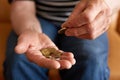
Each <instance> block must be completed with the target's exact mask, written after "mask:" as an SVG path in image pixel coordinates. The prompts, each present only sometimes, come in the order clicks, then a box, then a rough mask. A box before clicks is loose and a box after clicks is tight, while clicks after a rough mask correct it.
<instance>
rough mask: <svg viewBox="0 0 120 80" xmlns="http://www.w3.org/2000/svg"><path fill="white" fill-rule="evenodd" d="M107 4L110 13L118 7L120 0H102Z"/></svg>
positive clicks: (119, 6) (116, 10) (119, 7)
mask: <svg viewBox="0 0 120 80" xmlns="http://www.w3.org/2000/svg"><path fill="white" fill-rule="evenodd" d="M104 1H105V3H106V4H107V6H108V7H109V8H110V9H111V11H112V14H113V13H115V12H118V11H119V9H120V0H104Z"/></svg>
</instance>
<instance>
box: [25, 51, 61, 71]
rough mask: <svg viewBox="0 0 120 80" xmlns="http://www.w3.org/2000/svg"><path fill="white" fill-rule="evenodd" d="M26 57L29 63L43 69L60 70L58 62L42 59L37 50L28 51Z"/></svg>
mask: <svg viewBox="0 0 120 80" xmlns="http://www.w3.org/2000/svg"><path fill="white" fill-rule="evenodd" d="M26 56H27V58H28V59H29V60H30V61H31V62H33V63H35V64H37V65H39V66H41V67H45V68H48V69H59V68H60V64H59V62H58V61H56V60H52V59H49V58H46V57H44V56H43V55H42V53H41V52H40V51H39V50H28V51H27V53H26Z"/></svg>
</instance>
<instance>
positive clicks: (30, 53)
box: [11, 0, 75, 69]
mask: <svg viewBox="0 0 120 80" xmlns="http://www.w3.org/2000/svg"><path fill="white" fill-rule="evenodd" d="M35 14H36V10H35V3H34V2H32V1H24V0H21V1H20V0H18V1H17V0H16V1H14V2H12V4H11V22H12V26H13V29H14V31H15V32H16V33H17V35H18V42H17V45H16V47H15V51H16V53H19V54H22V53H25V54H26V56H27V58H28V59H29V60H30V61H32V62H34V63H36V64H37V65H39V66H42V67H45V68H49V69H50V68H54V69H59V68H61V69H62V68H71V66H72V65H73V64H75V59H74V57H73V54H72V53H70V52H66V54H63V55H62V56H61V58H62V59H61V58H60V60H52V59H48V58H46V57H44V56H43V55H42V53H41V52H40V50H41V49H43V48H47V47H54V48H56V49H57V50H58V48H57V46H56V45H55V44H54V43H53V42H52V41H51V40H50V39H49V37H48V36H47V35H46V34H44V33H42V30H41V29H40V24H39V21H38V20H37V18H36V15H35ZM58 51H59V50H58ZM64 53H65V52H64ZM63 57H67V59H65V58H64V59H63ZM46 64H47V65H46Z"/></svg>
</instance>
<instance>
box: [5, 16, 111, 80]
mask: <svg viewBox="0 0 120 80" xmlns="http://www.w3.org/2000/svg"><path fill="white" fill-rule="evenodd" d="M39 20H40V22H41V26H42V30H43V32H44V33H45V34H46V35H48V36H49V37H50V38H51V40H52V41H53V42H54V43H55V44H56V45H57V46H58V47H59V48H60V49H61V50H63V51H71V52H73V54H74V56H75V59H76V64H75V65H73V66H72V68H71V69H64V70H60V71H59V72H60V76H61V79H62V80H109V68H108V39H107V35H106V33H104V34H103V35H101V36H100V37H98V38H97V39H95V40H85V39H78V38H75V37H67V36H65V35H59V34H57V31H58V29H59V28H60V27H58V26H57V25H54V24H53V23H51V22H49V21H47V20H44V19H42V18H39ZM17 38H18V36H17V35H16V34H15V33H14V32H11V34H10V36H9V38H8V43H7V51H6V59H5V62H4V75H5V80H48V69H46V68H43V67H40V66H38V65H36V64H34V63H31V62H30V61H29V60H28V59H27V58H26V56H25V55H24V54H16V53H15V52H14V47H15V45H16V43H17Z"/></svg>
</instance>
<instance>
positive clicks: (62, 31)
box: [58, 27, 67, 34]
mask: <svg viewBox="0 0 120 80" xmlns="http://www.w3.org/2000/svg"><path fill="white" fill-rule="evenodd" d="M66 29H67V28H65V27H64V28H61V29H60V30H59V31H58V33H59V34H64V33H65V31H66Z"/></svg>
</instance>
